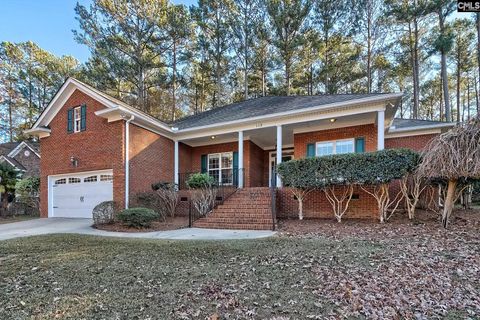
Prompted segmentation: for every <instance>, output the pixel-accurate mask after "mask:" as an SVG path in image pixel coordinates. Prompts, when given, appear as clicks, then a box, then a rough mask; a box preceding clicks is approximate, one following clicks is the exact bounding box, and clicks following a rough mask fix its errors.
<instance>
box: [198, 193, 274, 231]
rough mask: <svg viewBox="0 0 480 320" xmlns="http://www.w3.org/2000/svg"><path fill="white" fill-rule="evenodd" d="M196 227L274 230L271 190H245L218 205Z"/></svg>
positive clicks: (199, 220)
mask: <svg viewBox="0 0 480 320" xmlns="http://www.w3.org/2000/svg"><path fill="white" fill-rule="evenodd" d="M193 226H194V227H198V228H210V229H244V230H272V229H273V223H272V198H271V194H270V189H269V188H265V187H262V188H243V189H239V190H237V191H236V192H235V193H234V194H232V195H231V196H230V197H229V198H228V199H227V200H225V202H224V203H223V204H221V205H218V206H217V208H215V209H214V210H213V211H212V212H210V213H209V214H208V215H207V216H206V217H205V218H200V219H198V220H197V221H195V222H194V223H193Z"/></svg>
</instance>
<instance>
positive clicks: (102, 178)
mask: <svg viewBox="0 0 480 320" xmlns="http://www.w3.org/2000/svg"><path fill="white" fill-rule="evenodd" d="M100 181H113V175H111V174H101V175H100Z"/></svg>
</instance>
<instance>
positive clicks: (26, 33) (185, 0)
mask: <svg viewBox="0 0 480 320" xmlns="http://www.w3.org/2000/svg"><path fill="white" fill-rule="evenodd" d="M77 2H79V3H80V4H82V5H89V4H90V3H91V0H0V42H2V41H10V42H24V41H28V40H31V41H33V42H35V43H37V44H38V45H39V46H40V47H41V48H43V49H45V50H47V51H50V52H51V53H53V54H55V55H58V56H62V55H72V56H74V57H75V58H77V59H78V60H79V61H80V62H85V61H87V59H88V57H89V56H90V53H89V50H88V48H87V47H86V46H84V45H81V44H78V43H76V41H75V39H74V38H73V33H72V30H74V29H78V28H79V25H78V22H77V20H76V19H75V11H74V8H75V5H76V3H77ZM173 2H174V3H176V4H180V3H182V4H185V5H192V4H194V3H196V1H195V0H174V1H173Z"/></svg>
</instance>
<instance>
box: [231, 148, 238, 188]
mask: <svg viewBox="0 0 480 320" xmlns="http://www.w3.org/2000/svg"><path fill="white" fill-rule="evenodd" d="M232 178H233V181H232V182H233V185H234V186H238V152H237V151H234V152H233V177H232Z"/></svg>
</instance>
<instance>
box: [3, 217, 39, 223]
mask: <svg viewBox="0 0 480 320" xmlns="http://www.w3.org/2000/svg"><path fill="white" fill-rule="evenodd" d="M38 218H39V217H32V216H15V217H6V218H0V224H6V223H12V222H19V221H27V220H32V219H38Z"/></svg>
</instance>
